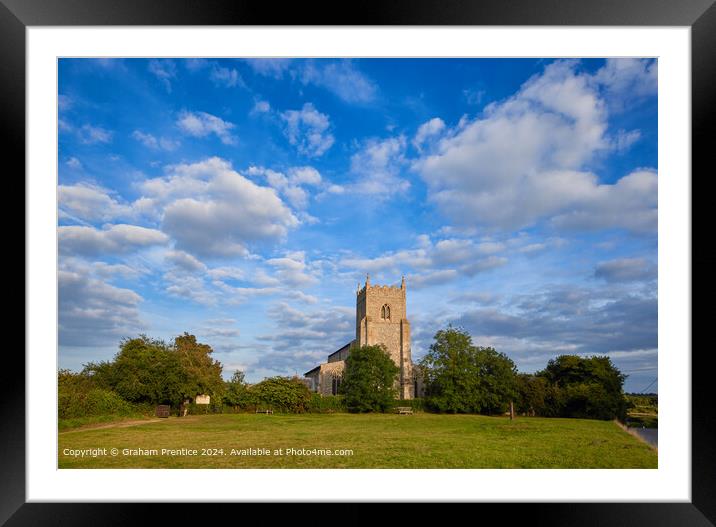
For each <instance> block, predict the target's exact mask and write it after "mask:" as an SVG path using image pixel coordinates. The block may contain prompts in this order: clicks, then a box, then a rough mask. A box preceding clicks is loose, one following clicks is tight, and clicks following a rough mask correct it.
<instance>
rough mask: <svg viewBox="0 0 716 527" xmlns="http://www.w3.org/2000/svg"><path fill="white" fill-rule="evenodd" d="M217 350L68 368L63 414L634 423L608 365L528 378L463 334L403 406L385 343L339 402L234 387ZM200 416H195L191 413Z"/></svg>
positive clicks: (130, 344)
mask: <svg viewBox="0 0 716 527" xmlns="http://www.w3.org/2000/svg"><path fill="white" fill-rule="evenodd" d="M212 352H213V350H212V348H211V347H210V346H209V345H208V344H203V343H200V342H198V341H197V339H196V337H195V336H194V335H190V334H188V333H184V334H183V335H180V336H178V337H176V338H175V339H174V340H173V341H171V342H169V343H167V342H164V341H163V340H159V339H152V338H150V337H147V336H146V335H140V336H139V337H137V338H131V339H124V340H122V341H121V342H120V347H119V351H118V353H117V354H116V355H115V357H114V358H113V359H112V360H111V361H103V362H98V363H88V364H85V365H84V368H83V369H82V371H81V372H79V373H73V372H70V371H68V370H60V372H59V374H58V381H59V394H58V395H59V399H58V400H59V408H58V410H59V416H60V417H61V418H62V417H68V418H69V417H81V416H85V415H99V414H103V413H107V414H113V413H114V414H122V415H124V414H129V413H131V412H132V411H137V410H138V409H144V410H145V411H150V409H151V408H153V406H154V405H157V404H169V405H171V406H172V407H173V408H175V409H178V408H179V407H180V406H181V405H183V404H184V403H185V401H187V400H189V401H191V400H193V399H194V398H195V397H196V396H197V395H199V394H206V395H209V396H210V397H211V405H209V406H203V407H202V410H203V411H221V412H225V411H253V410H254V409H262V408H265V409H272V410H276V411H284V412H295V413H301V412H330V411H346V410H347V411H350V412H385V411H388V410H390V409H391V408H392V407H394V406H395V405H396V404H398V405H408V404H410V405H411V406H414V407H418V408H420V409H425V410H427V411H432V412H440V413H480V414H502V413H505V412H506V411H507V410H508V409H509V406H510V404H513V405H514V408H515V411H516V412H517V413H518V414H522V415H529V416H543V417H578V418H592V419H614V418H617V419H621V420H624V418H625V417H626V410H627V407H628V402H627V399H626V398H625V396H624V393H623V385H624V381H625V379H626V376H625V375H623V374H622V373H621V372H620V371H619V370H618V369H617V368H616V367H615V366H614V365H613V364H612V362H611V360H610V359H609V358H608V357H600V356H594V357H582V356H576V355H562V356H559V357H556V358H554V359H552V360H550V361H549V362H548V363H547V365H546V367H545V368H544V369H543V370H540V371H537V372H535V373H532V374H527V373H520V372H518V371H517V368H516V366H515V364H514V362H513V361H512V360H511V359H510V358H509V357H508V356H507V355H505V354H504V353H500V352H498V351H496V350H495V349H494V348H492V347H482V346H475V345H474V344H473V342H472V338H471V336H470V335H469V333H467V332H466V331H465V330H463V329H460V328H455V327H452V326H449V327H448V328H446V329H443V330H440V331H438V332H437V333H436V334H435V336H434V339H433V343H432V344H431V346H430V348H429V350H428V352H427V353H426V355H425V356H424V357H423V358H422V360H421V361H420V362H419V364H417V365H416V367H417V369H418V374H419V377H420V379H421V383H422V384H423V385H424V397H423V398H422V399H418V400H412V401H397V400H396V397H397V394H398V391H397V386H398V375H399V372H400V370H399V368H398V367H397V366H396V365H395V363H394V362H393V360H392V359H391V358H390V356H389V355H388V353H387V351H386V350H385V348H384V347H383V346H381V345H376V346H363V347H360V348H354V349H353V350H351V353H350V354H349V356H348V358H347V359H346V363H345V369H344V372H343V377H342V382H341V383H340V386H339V388H338V393H339V395H338V396H320V395H319V394H316V393H311V392H310V390H309V389H308V387H307V386H306V384H305V382H304V381H303V380H301V379H298V378H295V377H294V378H289V377H271V378H267V379H264V380H263V381H261V382H259V383H256V384H248V383H247V382H246V381H245V379H244V374H243V372H241V371H237V372H235V373H234V374H233V376H232V378H231V379H230V380H229V381H224V380H223V378H222V365H221V363H220V362H219V361H217V360H215V359H213V357H212ZM193 409H194V410H196V408H193Z"/></svg>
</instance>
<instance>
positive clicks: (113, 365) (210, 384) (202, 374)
mask: <svg viewBox="0 0 716 527" xmlns="http://www.w3.org/2000/svg"><path fill="white" fill-rule="evenodd" d="M211 352H212V350H211V347H210V346H208V345H206V344H201V343H199V342H197V341H196V338H195V337H194V336H193V335H189V334H187V333H184V334H183V335H181V336H179V337H177V338H176V339H175V340H174V342H173V343H172V344H167V343H166V342H164V341H163V340H160V339H153V338H150V337H148V336H146V335H140V336H139V337H137V338H131V339H123V340H122V341H121V342H120V346H119V352H118V353H117V354H116V355H115V357H114V359H113V360H112V361H110V362H100V363H89V364H86V365H85V368H84V370H83V374H85V375H87V376H88V377H90V378H91V379H92V381H93V382H94V383H95V384H96V385H97V386H98V387H101V388H105V389H110V390H113V391H115V392H116V393H117V394H119V396H120V397H122V398H123V399H125V400H127V401H130V402H137V403H151V404H171V405H174V406H178V405H179V404H181V403H182V402H183V401H184V400H185V399H187V398H194V397H196V395H198V394H202V393H207V394H209V395H211V396H212V397H213V398H215V399H218V398H220V397H221V395H222V394H223V389H224V383H223V379H222V378H221V369H222V367H221V363H219V362H218V361H214V360H213V359H212V358H211V356H210V354H211ZM215 402H218V401H215Z"/></svg>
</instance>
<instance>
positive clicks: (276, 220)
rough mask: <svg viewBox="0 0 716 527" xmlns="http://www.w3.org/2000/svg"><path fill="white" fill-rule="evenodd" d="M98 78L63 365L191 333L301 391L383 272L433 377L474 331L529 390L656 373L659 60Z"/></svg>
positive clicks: (65, 178)
mask: <svg viewBox="0 0 716 527" xmlns="http://www.w3.org/2000/svg"><path fill="white" fill-rule="evenodd" d="M83 60H85V59H68V60H65V59H62V60H61V61H60V66H59V67H60V74H59V77H58V79H59V80H58V83H59V94H58V95H59V99H58V112H59V117H60V120H59V123H58V132H59V133H58V140H59V156H58V171H59V186H58V220H59V225H58V229H57V234H58V243H59V269H60V271H61V275H60V276H59V280H60V283H59V287H60V289H59V291H60V310H61V313H60V326H61V328H60V350H61V351H60V357H61V363H62V364H64V365H66V366H68V367H77V366H78V361H79V360H80V358H83V359H85V360H84V362H86V361H88V360H95V359H97V358H98V357H95V356H91V354H92V353H105V354H107V353H109V352H108V351H107V350H109V349H116V344H117V342H118V341H119V339H120V338H122V337H126V336H133V335H136V334H137V333H138V332H142V331H144V332H148V334H151V335H153V336H154V335H156V336H157V337H160V338H171V337H172V336H174V335H176V334H179V333H181V332H182V331H192V332H194V333H195V334H196V335H197V336H198V337H200V338H201V339H204V340H205V341H206V342H207V343H209V344H210V345H212V346H213V347H214V348H215V349H216V350H217V352H218V353H221V361H222V363H224V364H225V365H226V371H225V373H229V374H230V372H231V371H233V370H235V369H236V368H239V367H241V368H245V369H246V370H247V377H248V378H249V380H250V381H255V380H260V378H261V376H263V375H279V374H293V373H294V371H297V372H298V373H303V372H304V371H307V370H308V369H310V368H311V367H313V366H315V365H316V364H318V362H320V361H322V360H325V356H326V355H327V354H328V353H330V352H332V351H335V349H338V348H339V347H340V346H342V345H343V344H345V343H346V342H348V341H349V340H350V339H352V338H353V337H354V335H355V311H354V305H353V304H354V301H355V299H354V296H353V293H354V290H355V285H356V282H357V281H362V280H364V279H365V275H366V273H370V275H371V280H372V281H373V283H386V284H396V283H399V281H400V277H401V276H403V275H404V276H405V277H406V282H407V285H408V290H409V300H408V304H409V305H408V312H409V313H408V316H409V318H410V320H411V328H412V331H413V337H412V338H413V341H412V345H413V355H414V359H416V360H417V359H418V358H419V357H420V356H422V354H423V353H424V352H425V350H426V349H427V346H429V344H430V341H431V339H432V335H433V334H434V332H435V331H436V330H437V329H439V328H440V327H444V326H446V325H447V324H450V323H453V324H458V325H463V326H464V327H466V328H467V329H468V330H469V331H470V332H471V333H472V334H473V336H474V337H475V340H476V341H477V343H479V344H482V345H494V346H496V347H497V348H498V349H499V350H500V351H505V352H506V353H508V355H510V356H511V357H512V358H513V359H515V360H516V362H517V364H518V367H519V368H520V369H527V370H529V369H534V368H538V367H543V366H544V363H546V360H548V359H549V358H550V357H552V356H554V355H555V354H556V353H562V352H564V353H567V352H569V353H572V352H574V353H606V354H610V356H612V357H614V360H615V361H618V362H617V363H618V364H624V365H625V367H626V366H628V367H629V368H631V369H633V370H634V371H639V372H641V373H639V374H637V376H636V377H634V378H632V380H631V381H630V382H638V381H639V380H640V379H645V377H644V376H648V375H651V373H652V372H653V371H654V367H655V365H656V349H657V348H658V345H657V344H658V343H657V342H656V336H657V324H656V305H657V298H656V292H657V283H656V279H657V271H658V265H657V253H656V243H657V187H658V173H657V169H656V168H657V157H656V152H657V150H656V125H657V119H656V113H655V112H656V107H657V106H656V104H657V99H656V91H657V86H656V80H657V63H656V61H655V60H653V59H608V60H600V59H585V60H572V59H569V60H551V59H549V60H527V59H524V60H520V61H511V60H509V59H489V60H488V59H460V60H458V59H451V60H446V61H443V60H440V59H437V60H425V61H420V60H412V61H405V60H402V59H380V60H379V59H289V58H286V59H283V58H277V59H224V58H211V57H207V58H193V59H186V60H182V59H149V60H146V59H133V60H125V61H101V62H100V61H86V62H82V61H83ZM80 65H81V67H79V66H80ZM505 68H506V69H505ZM508 70H509V71H510V72H511V74H510V75H504V72H505V71H508ZM109 94H111V97H110V96H109ZM83 335H84V337H83ZM70 350H71V351H70ZM83 350H84V351H83ZM83 354H84V355H83ZM640 375H641V377H640Z"/></svg>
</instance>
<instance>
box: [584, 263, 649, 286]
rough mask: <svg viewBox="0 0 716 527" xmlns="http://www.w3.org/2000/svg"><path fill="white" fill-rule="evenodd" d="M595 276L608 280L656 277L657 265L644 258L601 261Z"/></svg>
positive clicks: (623, 280) (633, 279) (618, 280)
mask: <svg viewBox="0 0 716 527" xmlns="http://www.w3.org/2000/svg"><path fill="white" fill-rule="evenodd" d="M594 276H595V277H597V278H602V279H604V280H606V281H607V282H635V281H643V280H653V279H655V278H656V265H654V264H652V263H650V262H648V261H647V260H646V259H644V258H621V259H618V260H609V261H607V262H599V263H598V264H597V266H596V268H595V270H594Z"/></svg>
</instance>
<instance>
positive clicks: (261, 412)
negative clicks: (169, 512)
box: [256, 408, 273, 414]
mask: <svg viewBox="0 0 716 527" xmlns="http://www.w3.org/2000/svg"><path fill="white" fill-rule="evenodd" d="M256 413H257V414H273V410H271V409H270V408H266V409H265V410H259V409H258V408H257V409H256Z"/></svg>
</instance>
